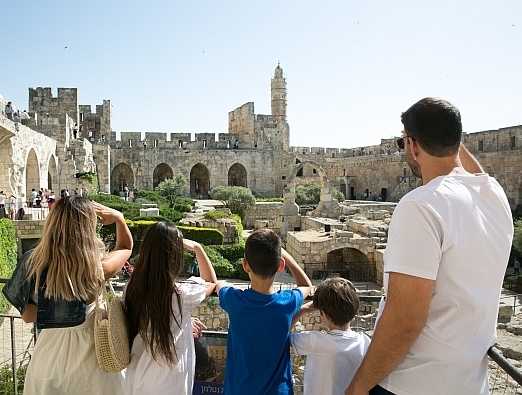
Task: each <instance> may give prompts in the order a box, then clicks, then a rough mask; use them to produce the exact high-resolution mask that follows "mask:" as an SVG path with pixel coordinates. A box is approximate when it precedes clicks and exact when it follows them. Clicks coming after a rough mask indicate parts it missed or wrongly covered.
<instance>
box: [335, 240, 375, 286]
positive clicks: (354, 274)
mask: <svg viewBox="0 0 522 395" xmlns="http://www.w3.org/2000/svg"><path fill="white" fill-rule="evenodd" d="M326 270H327V271H328V272H330V273H338V274H339V275H340V276H342V277H345V278H347V279H348V280H351V281H374V280H375V275H376V274H375V265H372V264H371V263H370V259H368V257H367V256H366V255H365V254H364V253H363V252H361V251H360V250H358V249H356V248H352V247H343V248H337V249H335V250H332V251H330V252H328V253H327V254H326Z"/></svg>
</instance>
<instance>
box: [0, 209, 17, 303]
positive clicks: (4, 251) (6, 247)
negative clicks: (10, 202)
mask: <svg viewBox="0 0 522 395" xmlns="http://www.w3.org/2000/svg"><path fill="white" fill-rule="evenodd" d="M16 254H17V245H16V230H15V226H14V223H13V222H12V221H10V220H8V219H5V218H3V219H0V277H2V278H9V277H11V274H12V273H13V270H14V268H15V267H16ZM2 287H3V285H1V286H0V289H1V288H2ZM8 309H9V303H8V302H7V300H5V298H4V296H3V295H2V294H0V313H4V312H6V311H7V310H8Z"/></svg>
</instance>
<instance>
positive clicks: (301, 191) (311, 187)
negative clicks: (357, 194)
mask: <svg viewBox="0 0 522 395" xmlns="http://www.w3.org/2000/svg"><path fill="white" fill-rule="evenodd" d="M332 195H333V198H334V199H336V200H337V201H343V200H344V195H343V194H342V193H341V192H340V191H339V190H337V189H335V188H332ZM320 200H321V184H319V183H315V182H313V183H309V184H303V185H298V186H297V187H296V188H295V202H296V203H297V204H298V205H300V206H302V205H308V204H318V203H319V201H320Z"/></svg>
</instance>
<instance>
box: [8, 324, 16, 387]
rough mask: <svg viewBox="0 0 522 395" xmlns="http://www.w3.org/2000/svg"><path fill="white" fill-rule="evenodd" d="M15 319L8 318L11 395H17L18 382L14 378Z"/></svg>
mask: <svg viewBox="0 0 522 395" xmlns="http://www.w3.org/2000/svg"><path fill="white" fill-rule="evenodd" d="M14 319H15V317H9V323H10V325H11V328H10V329H11V369H12V372H13V393H14V395H18V380H17V377H16V341H15V327H14Z"/></svg>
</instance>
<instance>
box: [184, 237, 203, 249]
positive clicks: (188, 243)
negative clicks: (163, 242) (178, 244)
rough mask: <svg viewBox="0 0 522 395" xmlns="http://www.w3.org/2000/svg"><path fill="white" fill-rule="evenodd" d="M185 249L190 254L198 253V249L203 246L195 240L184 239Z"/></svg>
mask: <svg viewBox="0 0 522 395" xmlns="http://www.w3.org/2000/svg"><path fill="white" fill-rule="evenodd" d="M183 248H184V249H185V250H186V251H189V252H196V250H197V249H198V248H201V244H199V243H198V242H196V241H193V240H189V239H183Z"/></svg>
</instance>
